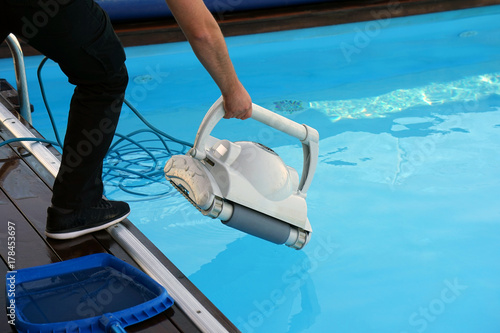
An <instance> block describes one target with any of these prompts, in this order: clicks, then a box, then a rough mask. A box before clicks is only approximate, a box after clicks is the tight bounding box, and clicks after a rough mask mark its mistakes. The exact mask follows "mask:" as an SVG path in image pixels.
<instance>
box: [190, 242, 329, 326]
mask: <svg viewBox="0 0 500 333" xmlns="http://www.w3.org/2000/svg"><path fill="white" fill-rule="evenodd" d="M309 245H312V247H311V249H310V250H311V251H309V252H306V251H294V250H291V249H290V248H287V247H285V246H276V245H274V244H270V243H267V242H264V241H260V240H257V241H256V239H255V238H254V237H251V236H245V237H242V238H239V239H237V240H235V241H234V242H232V243H230V244H228V245H227V248H226V249H225V250H224V251H222V252H220V253H219V254H218V255H217V256H216V257H215V258H214V259H213V260H212V261H211V262H209V263H207V264H205V265H203V266H201V268H200V269H199V270H198V271H197V272H196V273H194V274H192V275H191V276H189V279H190V280H191V281H193V282H194V283H195V285H196V286H197V287H198V288H199V289H200V290H201V291H202V292H204V293H205V294H206V296H207V297H208V298H209V299H211V300H217V301H216V304H215V305H216V306H217V307H219V308H220V309H223V311H224V313H225V314H226V316H228V317H229V318H231V320H232V321H233V322H234V324H235V325H236V326H237V327H238V328H239V329H240V330H241V331H242V332H244V333H251V332H264V331H265V332H303V331H305V330H306V329H308V328H309V327H310V326H311V325H313V324H314V323H315V321H316V318H317V317H318V315H319V314H320V305H319V302H318V296H317V291H316V287H315V285H314V283H313V280H312V279H311V275H312V273H313V272H314V271H316V270H317V269H318V267H319V265H320V264H321V263H324V262H325V261H326V260H327V259H328V258H329V257H330V255H331V254H332V253H333V251H334V246H333V245H332V244H329V243H328V242H327V241H324V240H323V242H315V243H314V244H309ZM228 267H230V268H229V269H228ZM221 272H224V274H221ZM214 285H219V286H224V288H223V289H219V290H216V291H214V288H213V286H214ZM235 290H238V293H237V297H238V299H235V298H234V297H235V295H236V294H235V293H234V291H235ZM236 304H237V306H236ZM287 327H288V329H285V328H287Z"/></svg>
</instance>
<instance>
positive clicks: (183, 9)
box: [166, 0, 252, 119]
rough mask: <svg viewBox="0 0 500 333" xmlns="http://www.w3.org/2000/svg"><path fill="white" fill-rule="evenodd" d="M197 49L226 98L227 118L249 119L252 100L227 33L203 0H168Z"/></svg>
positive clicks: (191, 43)
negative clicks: (231, 55) (236, 67)
mask: <svg viewBox="0 0 500 333" xmlns="http://www.w3.org/2000/svg"><path fill="white" fill-rule="evenodd" d="M166 1H167V4H168V6H169V8H170V10H171V11H172V14H173V15H174V17H175V19H176V21H177V23H178V24H179V26H180V27H181V29H182V31H183V33H184V35H185V36H186V38H187V40H188V41H189V44H190V45H191V47H192V48H193V51H194V53H195V54H196V56H197V57H198V59H199V60H200V62H201V63H202V65H203V66H204V67H205V69H206V70H207V71H208V73H209V74H210V75H211V76H212V78H213V80H214V81H215V83H216V84H217V86H218V87H219V89H220V91H221V93H222V96H223V98H224V109H225V110H226V115H225V116H224V118H239V119H247V118H249V117H250V116H251V114H252V100H251V98H250V96H249V94H248V92H247V91H246V90H245V88H244V87H243V85H242V84H241V82H240V80H239V79H238V77H237V75H236V72H235V70H234V67H233V64H232V62H231V59H230V58H229V53H228V50H227V46H226V42H225V41H224V36H223V35H222V32H221V30H220V28H219V25H218V24H217V22H216V21H215V19H214V17H213V16H212V14H211V13H210V11H209V10H208V9H207V7H206V6H205V4H204V3H203V1H202V0H166Z"/></svg>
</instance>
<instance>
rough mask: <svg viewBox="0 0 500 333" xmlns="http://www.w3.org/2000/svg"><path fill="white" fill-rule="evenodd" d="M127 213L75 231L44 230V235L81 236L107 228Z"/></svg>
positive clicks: (63, 237) (51, 236)
mask: <svg viewBox="0 0 500 333" xmlns="http://www.w3.org/2000/svg"><path fill="white" fill-rule="evenodd" d="M129 214H130V212H128V213H126V214H125V215H123V216H120V217H118V218H116V219H114V220H112V221H110V222H108V223H105V224H101V225H98V226H95V227H93V228H88V229H83V230H77V231H71V232H60V233H50V232H47V231H45V236H47V237H49V238H53V239H73V238H77V237H80V236H83V235H87V234H90V233H93V232H96V231H99V230H103V229H106V228H109V227H111V226H112V225H115V224H117V223H118V222H121V221H123V220H124V219H126V218H127V216H129Z"/></svg>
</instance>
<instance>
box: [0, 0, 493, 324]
mask: <svg viewBox="0 0 500 333" xmlns="http://www.w3.org/2000/svg"><path fill="white" fill-rule="evenodd" d="M380 17H381V18H380V19H378V20H375V21H372V22H361V23H356V24H347V25H341V26H331V27H323V28H312V29H304V30H295V31H286V32H279V33H269V34H261V35H249V36H241V37H234V38H228V46H229V48H230V53H231V55H232V58H233V60H234V63H235V66H236V68H237V71H238V73H239V76H240V78H241V80H242V82H243V83H244V84H245V85H246V86H247V88H248V90H249V92H250V93H251V95H252V96H253V99H254V102H255V103H257V104H260V105H262V106H264V107H267V108H269V109H271V110H275V111H276V112H279V113H281V114H283V115H285V116H287V117H290V118H291V119H293V120H295V121H297V122H299V123H307V124H308V125H310V126H312V127H314V128H316V129H317V130H318V131H319V133H320V138H321V141H320V158H319V164H318V169H317V172H316V175H315V178H314V180H313V184H312V186H311V188H310V190H309V193H308V216H309V220H310V221H311V224H312V227H313V234H312V239H311V241H310V243H309V244H308V245H307V246H306V247H305V248H304V249H303V250H302V251H295V250H292V249H289V248H287V247H285V246H277V245H274V244H270V243H267V242H265V241H263V240H260V239H256V238H253V237H252V236H248V235H245V234H242V233H240V232H238V231H236V230H233V229H230V228H227V227H225V226H224V225H222V224H221V223H220V222H218V221H216V220H211V219H208V218H204V217H203V216H201V214H199V213H198V212H197V211H196V210H195V209H194V208H192V207H191V205H190V204H189V203H188V202H187V201H186V200H185V199H184V198H182V197H181V196H180V195H178V194H177V193H175V192H174V191H171V192H169V193H168V194H166V195H164V196H163V197H161V198H154V197H153V198H148V200H143V198H137V196H132V195H130V194H128V193H125V192H123V191H119V190H117V189H116V187H114V186H110V187H108V188H107V195H108V196H109V197H111V198H113V199H125V200H128V201H129V202H130V204H131V206H132V214H131V216H130V219H131V220H132V221H133V222H134V224H136V225H137V226H138V227H139V228H140V229H141V230H142V232H143V233H144V234H145V235H146V236H148V237H149V238H150V239H151V240H152V241H153V242H154V243H155V244H156V245H157V246H158V247H159V248H160V249H161V250H162V251H163V252H164V253H165V254H166V255H167V257H169V258H170V259H171V260H172V261H173V262H174V264H175V265H177V267H179V268H180V269H181V270H182V271H183V273H184V274H186V275H187V276H188V277H189V279H190V280H191V281H193V282H194V283H195V284H196V286H197V287H198V288H199V289H200V290H201V291H202V292H203V293H205V295H207V297H208V298H209V299H210V300H211V301H212V302H213V303H214V304H215V305H216V306H218V307H219V308H220V309H221V311H222V312H223V313H224V314H225V315H226V316H227V317H228V318H229V319H230V320H231V321H233V322H234V323H235V325H237V326H238V328H239V329H240V330H241V331H242V332H259V333H260V332H384V333H385V332H399V333H402V332H408V333H410V332H497V331H498V330H499V329H500V316H499V314H500V284H499V283H498V276H499V275H500V260H499V257H500V245H499V244H500V202H499V197H500V196H499V194H500V171H499V168H498V165H499V162H500V157H499V156H500V154H498V152H499V150H500V96H499V95H500V57H499V55H500V46H499V45H500V29H499V28H498V24H497V21H498V20H499V18H500V6H493V7H483V8H477V9H471V10H464V11H454V12H447V13H441V14H430V15H423V16H416V17H407V18H397V19H393V20H386V19H384V18H383V16H380ZM374 18H376V17H374ZM127 55H128V67H129V72H130V77H131V82H130V85H129V88H128V90H127V98H128V99H129V100H130V101H131V103H132V104H134V105H135V106H136V107H137V108H138V109H139V110H140V111H141V112H142V113H143V115H144V116H145V117H146V118H147V119H148V120H150V121H151V122H152V123H153V124H155V126H157V127H160V128H161V129H163V130H165V131H166V132H168V133H170V134H171V135H173V136H175V137H177V138H179V139H182V140H186V141H190V142H192V141H193V140H194V136H195V132H196V129H197V127H198V125H199V123H200V122H201V119H202V118H203V115H204V113H205V112H206V110H207V109H208V107H209V106H210V105H211V104H212V103H213V102H214V101H215V99H216V98H217V97H218V90H217V87H216V86H215V85H214V84H213V83H212V82H211V80H210V78H209V76H208V75H207V74H206V73H205V72H204V71H203V69H202V68H201V66H200V65H199V64H198V62H197V60H196V58H195V57H194V55H192V53H191V51H190V49H189V47H188V46H187V45H186V44H185V43H176V44H169V45H156V46H149V47H137V48H129V49H127ZM40 60H41V58H40V57H33V58H28V59H27V60H26V64H27V67H28V69H29V71H28V76H29V78H30V79H31V81H30V82H31V85H30V93H31V99H32V103H33V104H35V105H36V106H37V111H36V112H35V113H34V114H33V121H34V123H35V125H36V127H37V128H38V129H39V130H40V131H41V132H42V133H43V134H44V135H45V136H46V137H47V138H53V137H54V136H53V134H51V132H50V131H51V129H50V126H49V125H48V121H47V118H46V116H45V112H44V111H43V108H42V107H41V105H42V104H41V102H40V97H39V92H38V89H37V85H36V82H35V81H34V80H35V79H34V77H35V76H34V71H35V70H36V66H38V63H39V62H40ZM0 69H1V71H2V76H4V77H6V78H8V79H9V81H10V82H15V81H14V80H13V76H12V73H11V71H12V70H11V63H10V60H6V61H4V60H2V62H1V63H0ZM4 73H5V75H4ZM44 81H45V85H46V86H47V89H48V91H47V92H48V98H49V101H50V103H51V105H52V108H53V109H54V111H57V110H59V111H60V112H58V113H57V115H56V119H57V121H58V122H59V123H61V124H64V122H65V117H66V111H65V108H66V105H67V103H68V102H69V96H70V94H71V90H72V87H71V86H69V85H67V84H65V83H64V79H63V76H62V74H61V73H60V72H59V71H58V70H57V69H56V67H55V65H53V64H50V63H49V64H47V68H46V69H45V70H44ZM138 127H143V126H142V124H140V123H139V122H138V120H137V118H136V117H135V115H134V114H133V113H132V112H130V111H129V110H128V109H124V111H123V114H122V118H121V121H120V127H119V130H118V131H119V132H120V133H129V132H132V131H133V130H136V129H137V128H138ZM62 129H63V128H62V127H61V130H62ZM214 135H215V136H217V137H220V138H222V137H224V138H227V139H230V140H238V139H249V138H250V139H256V140H259V141H260V142H261V143H263V144H265V145H267V146H270V147H272V148H273V149H274V150H275V151H276V152H278V153H279V154H280V156H281V157H282V158H283V160H284V161H285V162H287V163H288V164H291V165H292V166H294V167H296V168H297V169H299V171H300V166H301V161H302V153H301V147H299V146H298V145H297V144H296V142H295V140H294V139H289V138H287V137H285V136H281V135H275V134H273V133H271V132H269V130H267V129H266V128H263V127H262V125H260V124H258V123H256V122H253V121H252V120H248V121H245V122H241V121H236V120H230V121H224V122H222V123H219V125H218V126H217V127H216V130H215V132H214ZM164 189H165V185H162V184H153V185H150V187H147V188H144V189H143V190H144V191H145V192H151V193H161V192H162V191H163V190H164Z"/></svg>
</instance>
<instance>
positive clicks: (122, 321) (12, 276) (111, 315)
mask: <svg viewBox="0 0 500 333" xmlns="http://www.w3.org/2000/svg"><path fill="white" fill-rule="evenodd" d="M12 304H14V306H15V308H13V307H12ZM172 304H173V300H172V298H171V297H170V296H169V295H168V293H167V291H166V290H165V288H163V287H162V286H161V285H160V284H158V283H157V282H156V281H154V280H153V279H152V278H151V277H149V276H148V275H146V274H145V273H144V272H142V271H140V270H138V269H137V268H135V267H133V266H131V265H129V264H127V263H125V262H123V261H122V260H119V259H117V258H115V257H114V256H112V255H109V254H104V253H103V254H93V255H89V256H85V257H81V258H77V259H71V260H67V261H62V262H58V263H54V264H49V265H44V266H38V267H30V268H25V269H21V270H18V271H17V272H16V271H14V272H8V273H7V307H8V311H7V313H8V314H9V313H11V314H13V316H12V315H11V316H10V317H9V319H12V318H14V319H13V320H12V321H13V322H14V323H15V326H16V329H17V330H18V332H26V333H45V332H47V333H54V332H57V333H73V332H75V333H76V332H77V333H85V332H91V333H97V332H123V327H126V326H129V325H132V324H135V323H138V322H141V321H143V320H146V319H148V318H150V317H152V316H155V315H157V314H159V313H160V312H162V311H165V310H166V309H168V308H169V307H170V306H171V305H172ZM9 306H10V308H9ZM13 310H14V311H13Z"/></svg>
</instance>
